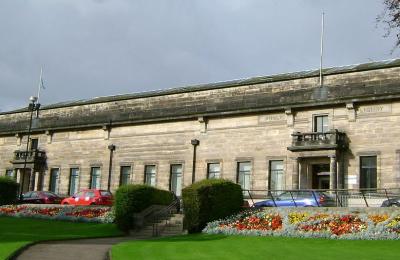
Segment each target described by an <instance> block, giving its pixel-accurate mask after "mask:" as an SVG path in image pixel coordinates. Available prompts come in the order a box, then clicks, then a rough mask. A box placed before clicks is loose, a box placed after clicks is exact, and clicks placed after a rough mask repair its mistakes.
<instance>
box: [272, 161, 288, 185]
mask: <svg viewBox="0 0 400 260" xmlns="http://www.w3.org/2000/svg"><path fill="white" fill-rule="evenodd" d="M284 185H285V178H284V172H283V161H270V162H269V185H268V187H269V189H270V190H283V189H284V188H285V187H284Z"/></svg>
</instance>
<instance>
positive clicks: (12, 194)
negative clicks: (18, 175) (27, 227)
mask: <svg viewBox="0 0 400 260" xmlns="http://www.w3.org/2000/svg"><path fill="white" fill-rule="evenodd" d="M18 188H19V184H18V183H17V182H16V181H15V180H13V179H11V178H9V177H0V205H7V204H13V203H15V202H16V200H17V196H18Z"/></svg>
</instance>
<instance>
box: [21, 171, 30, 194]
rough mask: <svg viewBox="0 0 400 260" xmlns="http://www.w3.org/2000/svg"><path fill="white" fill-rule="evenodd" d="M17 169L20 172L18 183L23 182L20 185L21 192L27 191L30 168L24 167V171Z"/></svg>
mask: <svg viewBox="0 0 400 260" xmlns="http://www.w3.org/2000/svg"><path fill="white" fill-rule="evenodd" d="M19 171H20V173H21V180H20V184H22V183H23V186H21V189H22V193H24V192H28V191H29V187H30V184H31V170H30V169H25V172H24V170H23V169H20V170H19Z"/></svg>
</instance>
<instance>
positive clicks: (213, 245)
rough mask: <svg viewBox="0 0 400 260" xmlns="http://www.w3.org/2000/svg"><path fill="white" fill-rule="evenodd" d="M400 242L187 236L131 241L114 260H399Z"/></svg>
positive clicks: (118, 248) (119, 249)
mask: <svg viewBox="0 0 400 260" xmlns="http://www.w3.org/2000/svg"><path fill="white" fill-rule="evenodd" d="M399 255H400V241H394V240H386V241H383V240H380V241H369V240H328V239H311V238H308V239H302V238H285V237H245V236H224V235H205V234H199V235H187V236H179V237H171V238H163V239H156V240H146V241H130V242H124V243H121V244H118V245H114V246H113V248H112V259H113V260H118V259H175V260H179V259H185V260H188V259H230V260H231V259H246V260H248V259H268V260H270V259H285V260H286V259H296V260H299V259H307V260H311V259H324V260H328V259H357V260H360V259H397V258H398V257H399Z"/></svg>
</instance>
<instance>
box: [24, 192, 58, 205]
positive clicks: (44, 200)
mask: <svg viewBox="0 0 400 260" xmlns="http://www.w3.org/2000/svg"><path fill="white" fill-rule="evenodd" d="M62 199H63V197H60V196H58V195H57V194H55V193H53V192H50V191H29V192H26V193H24V194H22V198H21V200H20V203H35V204H60V202H61V201H62Z"/></svg>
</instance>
